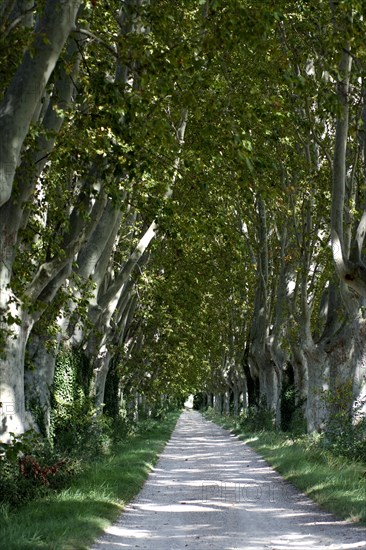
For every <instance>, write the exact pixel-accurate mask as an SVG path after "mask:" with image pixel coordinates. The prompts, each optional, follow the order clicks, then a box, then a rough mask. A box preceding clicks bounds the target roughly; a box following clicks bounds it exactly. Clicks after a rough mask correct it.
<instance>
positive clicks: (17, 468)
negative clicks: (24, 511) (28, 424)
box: [0, 430, 80, 507]
mask: <svg viewBox="0 0 366 550" xmlns="http://www.w3.org/2000/svg"><path fill="white" fill-rule="evenodd" d="M0 454H1V458H0V504H3V505H10V506H11V507H15V506H19V505H20V504H24V503H25V502H28V501H29V500H33V499H34V498H36V497H39V496H43V495H46V494H47V493H48V492H49V491H51V490H55V489H60V488H62V487H64V486H65V485H66V484H67V483H68V482H69V478H70V476H71V475H74V474H75V473H77V472H78V471H79V469H80V468H79V464H78V461H73V460H72V459H70V458H66V457H64V456H61V455H59V454H58V453H57V452H56V451H55V450H54V449H53V448H52V447H51V446H50V444H49V442H48V441H47V440H46V439H43V438H42V437H41V436H40V435H39V434H37V433H36V432H34V431H33V430H30V431H28V432H25V433H24V434H22V435H19V436H15V435H14V434H12V441H11V442H10V443H6V444H5V443H2V444H0Z"/></svg>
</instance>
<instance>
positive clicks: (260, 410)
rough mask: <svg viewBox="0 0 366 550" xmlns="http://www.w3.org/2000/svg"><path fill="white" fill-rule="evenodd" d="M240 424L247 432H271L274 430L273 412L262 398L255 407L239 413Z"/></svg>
mask: <svg viewBox="0 0 366 550" xmlns="http://www.w3.org/2000/svg"><path fill="white" fill-rule="evenodd" d="M240 424H241V426H242V427H243V429H245V430H247V431H249V432H258V431H261V430H266V431H272V430H274V429H275V412H274V411H273V410H272V409H271V408H270V407H268V405H267V401H266V399H265V398H264V397H262V398H261V399H260V401H259V403H258V404H257V405H254V406H252V407H248V408H247V409H246V410H244V411H243V412H242V413H241V415H240Z"/></svg>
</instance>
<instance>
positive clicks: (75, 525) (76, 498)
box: [0, 412, 180, 550]
mask: <svg viewBox="0 0 366 550" xmlns="http://www.w3.org/2000/svg"><path fill="white" fill-rule="evenodd" d="M179 415H180V413H179V412H176V413H169V414H168V415H167V417H166V418H165V419H163V420H159V421H152V420H149V421H146V422H145V423H142V424H141V428H140V430H139V432H138V433H137V434H135V435H134V436H131V437H129V438H128V439H127V440H126V441H124V442H123V443H120V444H119V445H118V446H116V447H115V448H114V450H113V453H111V454H110V455H109V456H107V457H104V458H102V459H101V460H99V461H98V462H96V463H94V464H92V465H90V467H89V468H88V469H87V470H86V471H85V472H84V473H83V474H81V475H80V476H79V477H78V478H77V479H75V481H74V482H73V483H72V484H71V485H70V487H68V488H67V489H65V490H63V491H61V492H60V493H58V494H55V495H53V496H52V497H48V498H44V499H39V500H35V501H32V502H30V503H29V504H27V505H25V506H23V507H21V508H19V509H18V510H16V511H14V512H10V511H9V509H8V508H6V507H4V508H2V509H0V548H4V549H5V548H6V549H7V550H86V549H87V548H88V547H89V546H90V545H91V544H92V542H93V540H94V539H95V538H96V537H97V536H98V535H99V534H100V533H101V531H102V530H103V529H105V528H106V527H107V526H108V525H110V524H111V523H112V522H113V521H114V520H116V519H117V517H118V516H119V514H120V513H121V511H122V510H123V508H124V506H125V505H126V503H127V502H129V501H130V500H131V499H132V498H133V497H134V496H135V495H136V494H137V493H138V492H139V490H140V489H141V487H142V485H143V483H144V482H145V480H146V478H147V476H148V474H149V472H150V470H151V468H152V466H153V465H154V464H155V462H156V460H157V458H158V455H159V454H160V453H161V451H162V450H163V448H164V446H165V443H166V442H167V441H168V439H169V438H170V436H171V434H172V432H173V429H174V427H175V424H176V422H177V420H178V417H179Z"/></svg>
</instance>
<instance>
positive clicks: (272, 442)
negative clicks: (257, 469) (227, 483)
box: [205, 412, 366, 524]
mask: <svg viewBox="0 0 366 550" xmlns="http://www.w3.org/2000/svg"><path fill="white" fill-rule="evenodd" d="M205 417H206V418H209V419H210V420H213V421H214V422H215V423H217V424H219V425H221V426H222V427H223V428H226V429H229V430H232V431H233V432H234V433H236V434H237V435H238V436H239V437H240V439H242V440H243V441H244V442H245V443H247V444H248V445H250V447H252V448H253V449H254V450H255V451H257V452H258V453H259V454H260V455H261V456H262V457H263V458H265V460H266V461H267V462H268V464H270V465H271V466H272V467H274V468H275V469H276V470H277V471H278V472H279V473H280V474H281V475H282V476H283V477H284V478H285V479H287V480H288V481H290V482H291V483H292V484H293V485H295V486H296V487H298V488H299V489H300V490H301V491H303V492H304V493H305V494H307V495H308V496H309V497H310V498H311V499H313V500H314V501H315V502H317V503H318V504H319V505H320V506H321V507H322V508H324V509H325V510H328V511H329V512H332V513H334V514H335V515H337V516H338V517H340V518H342V519H346V520H348V521H352V522H359V523H362V524H366V464H365V463H360V462H352V461H351V460H348V459H345V458H343V457H339V456H335V455H334V454H332V453H331V452H330V451H326V450H325V449H323V448H321V446H320V445H319V444H317V442H316V440H314V438H311V437H310V436H302V437H298V438H294V439H292V438H291V437H289V436H288V435H286V434H284V433H282V432H258V433H248V432H245V431H244V430H243V429H242V428H241V427H240V425H239V423H238V421H237V420H236V419H234V418H232V417H223V416H219V415H217V414H214V413H212V412H211V413H209V414H206V413H205Z"/></svg>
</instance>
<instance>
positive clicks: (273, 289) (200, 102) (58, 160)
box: [0, 0, 366, 438]
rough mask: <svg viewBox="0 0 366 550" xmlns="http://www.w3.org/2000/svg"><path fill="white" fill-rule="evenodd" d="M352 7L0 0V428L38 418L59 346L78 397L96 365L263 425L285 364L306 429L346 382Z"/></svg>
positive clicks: (354, 301)
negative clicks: (217, 404) (253, 414)
mask: <svg viewBox="0 0 366 550" xmlns="http://www.w3.org/2000/svg"><path fill="white" fill-rule="evenodd" d="M363 10H364V7H363V3H362V2H357V1H356V0H355V1H352V2H350V1H347V2H344V1H341V0H339V1H337V2H336V1H334V2H332V1H331V2H330V3H329V2H328V1H321V2H316V3H315V2H302V1H300V0H298V1H295V0H294V1H293V2H288V1H286V2H285V1H281V2H276V3H275V5H274V3H273V2H271V1H270V0H268V1H266V2H263V3H260V5H258V3H257V2H254V3H253V2H250V1H249V0H235V1H230V2H227V1H224V0H222V1H220V0H203V1H201V0H187V1H186V2H184V5H183V3H182V5H176V3H172V2H169V1H168V0H151V1H147V0H125V1H117V0H116V1H114V0H113V1H108V2H78V1H75V0H62V1H61V2H60V1H51V0H45V1H44V2H40V3H37V4H36V5H35V4H34V3H33V2H32V0H30V1H29V2H28V1H27V2H24V1H22V2H20V1H19V2H18V1H14V0H4V1H3V2H2V3H1V5H0V25H1V30H2V32H1V38H0V40H1V43H0V47H1V54H2V55H1V58H2V64H1V73H2V80H1V87H2V100H1V103H0V135H1V142H0V171H1V172H0V197H1V203H0V204H1V207H0V224H1V231H0V238H1V244H0V285H1V286H0V314H1V342H0V344H1V369H0V402H1V412H2V415H1V433H2V437H3V438H7V437H8V434H9V432H15V433H21V432H22V431H24V430H25V429H27V428H28V427H29V426H32V425H34V422H35V418H34V416H35V415H34V410H35V409H37V410H38V411H39V410H41V411H42V424H43V426H44V428H45V431H46V432H48V431H49V423H50V409H51V400H50V390H51V388H52V384H53V380H54V372H55V365H56V362H57V357H58V356H59V355H60V353H61V351H62V350H64V349H65V348H67V349H68V350H71V352H72V350H75V352H76V350H77V351H78V352H80V350H82V352H83V354H84V356H85V357H86V360H87V361H88V362H89V364H90V367H91V369H92V372H93V376H92V377H91V380H90V393H91V395H92V396H93V399H94V402H95V406H96V408H97V409H101V407H102V404H103V403H104V402H105V401H106V395H105V386H106V380H107V379H108V373H110V372H111V366H112V367H113V369H112V370H113V372H114V373H115V371H116V369H117V374H118V378H119V385H120V389H121V390H122V391H123V392H124V393H125V395H126V393H128V394H129V395H131V396H134V397H135V396H136V394H140V395H144V396H146V398H148V399H149V400H150V401H154V399H157V398H160V396H161V394H169V395H171V396H181V395H185V394H187V393H190V392H195V391H198V390H199V389H202V390H205V391H206V392H207V393H208V394H209V395H211V394H216V395H217V396H219V395H221V394H225V393H227V392H229V393H231V394H232V396H233V402H234V409H235V411H238V410H239V406H240V405H239V397H240V395H243V396H244V401H243V404H244V407H245V406H247V405H248V403H249V404H253V403H255V402H256V401H258V400H260V399H261V398H262V399H265V400H266V403H267V405H268V406H269V407H271V408H272V409H274V410H275V411H276V414H277V419H278V420H279V416H280V394H281V388H282V386H283V378H284V373H287V377H288V372H289V371H290V370H291V372H292V373H293V378H294V384H295V386H296V388H297V390H298V398H299V400H304V402H305V405H304V406H305V413H306V419H307V425H308V429H309V430H310V431H312V430H321V429H323V427H324V422H325V421H326V418H327V415H328V414H329V411H328V408H327V401H326V400H325V399H324V391H325V390H328V391H330V392H332V393H333V394H335V393H336V392H337V391H338V390H339V388H340V387H342V386H343V385H344V384H345V383H347V384H350V385H351V390H352V391H351V392H350V393H349V398H348V401H347V403H346V407H348V408H349V409H351V408H352V404H353V402H354V400H355V399H356V398H358V397H359V396H362V395H363V392H365V388H366V384H365V375H366V370H365V369H366V367H365V361H366V357H365V352H364V349H365V345H364V344H365V337H366V326H365V319H364V309H363V303H364V299H365V297H366V267H365V265H364V263H363V242H364V236H365V228H366V214H365V211H364V207H365V183H366V182H365V175H366V171H365V143H366V141H365V132H364V125H365V121H366V106H365V97H366V95H365V89H364V76H365V75H364V67H365V56H366V50H365V45H364V43H363V40H362V38H363V34H364V30H365V29H364V27H365V23H364V15H365V14H364V13H363ZM32 411H33V412H32ZM37 421H38V423H39V422H40V420H39V415H38V417H37Z"/></svg>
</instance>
